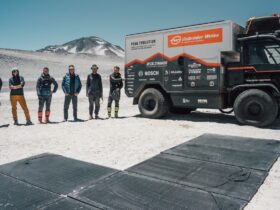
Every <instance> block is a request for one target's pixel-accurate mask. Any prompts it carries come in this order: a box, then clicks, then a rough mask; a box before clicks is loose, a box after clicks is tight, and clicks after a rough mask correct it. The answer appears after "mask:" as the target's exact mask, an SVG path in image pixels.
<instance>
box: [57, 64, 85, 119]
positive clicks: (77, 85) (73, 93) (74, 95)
mask: <svg viewBox="0 0 280 210" xmlns="http://www.w3.org/2000/svg"><path fill="white" fill-rule="evenodd" d="M68 70H69V73H67V74H66V75H65V76H64V78H63V80H62V89H63V92H64V93H65V100H64V121H65V122H66V121H67V120H68V109H69V105H70V103H71V101H72V105H73V117H74V121H78V116H77V114H78V95H79V93H80V91H81V89H82V83H81V80H80V77H79V75H78V74H75V66H74V65H70V66H69V69H68Z"/></svg>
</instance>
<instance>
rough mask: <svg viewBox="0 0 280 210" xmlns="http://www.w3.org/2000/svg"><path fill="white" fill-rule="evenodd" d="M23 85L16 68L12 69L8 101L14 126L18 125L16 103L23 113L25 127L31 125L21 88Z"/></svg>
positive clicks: (23, 82) (22, 79)
mask: <svg viewBox="0 0 280 210" xmlns="http://www.w3.org/2000/svg"><path fill="white" fill-rule="evenodd" d="M24 85H25V81H24V78H23V77H22V76H20V75H19V70H18V69H17V68H13V69H12V77H11V78H10V80H9V87H10V90H11V92H10V99H11V105H12V114H13V119H14V125H19V123H18V117H17V103H19V104H20V106H21V108H22V109H23V111H24V114H25V118H26V125H33V123H32V122H31V120H30V114H29V110H28V107H27V104H26V100H25V97H24V92H23V87H24Z"/></svg>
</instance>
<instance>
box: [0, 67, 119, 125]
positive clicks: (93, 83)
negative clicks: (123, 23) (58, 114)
mask: <svg viewBox="0 0 280 210" xmlns="http://www.w3.org/2000/svg"><path fill="white" fill-rule="evenodd" d="M91 71H92V72H91V74H89V75H88V77H87V81H86V95H87V97H88V100H89V120H92V119H100V118H99V111H100V100H103V85H102V77H101V75H100V74H99V73H97V72H98V66H97V65H96V64H94V65H92V66H91ZM2 84H3V83H2V80H1V78H0V91H1V88H2ZM24 86H25V81H24V78H23V77H22V76H20V74H19V70H18V69H17V68H13V69H12V77H11V78H10V80H9V88H10V100H11V105H12V114H13V119H14V124H15V125H19V122H18V116H17V104H20V106H21V107H22V109H23V111H24V114H25V117H26V125H33V123H32V121H31V118H30V114H29V109H28V106H27V103H26V100H25V97H24V91H23V88H24ZM122 88H123V80H122V77H121V74H120V67H118V66H115V67H114V70H113V73H112V74H111V75H110V91H109V97H108V105H107V112H108V113H107V114H108V118H111V117H112V114H111V113H112V103H113V102H115V110H114V111H115V115H114V116H115V118H118V112H119V101H120V96H121V89H122ZM57 89H58V83H57V82H56V80H55V78H53V77H52V76H50V73H49V68H48V67H45V68H44V69H43V73H42V74H41V76H40V77H39V78H38V80H37V84H36V91H37V95H38V99H39V108H38V121H39V123H43V122H45V123H50V114H51V102H52V95H53V94H55V93H56V91H57ZM81 89H82V82H81V80H80V77H79V75H78V74H76V73H75V66H74V65H70V66H69V68H68V73H66V75H65V76H64V77H63V80H62V90H63V92H64V94H65V98H64V122H66V121H68V110H69V106H70V104H71V102H72V106H73V118H74V121H80V120H79V118H78V95H79V94H80V92H81ZM44 108H45V121H43V117H44V114H43V110H44ZM93 113H94V116H93Z"/></svg>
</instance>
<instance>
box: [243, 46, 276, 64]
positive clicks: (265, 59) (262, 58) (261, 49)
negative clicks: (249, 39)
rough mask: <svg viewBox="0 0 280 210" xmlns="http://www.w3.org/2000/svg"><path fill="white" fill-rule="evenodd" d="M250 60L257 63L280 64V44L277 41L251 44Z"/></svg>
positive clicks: (251, 62)
mask: <svg viewBox="0 0 280 210" xmlns="http://www.w3.org/2000/svg"><path fill="white" fill-rule="evenodd" d="M248 61H249V64H251V65H256V64H280V45H279V44H277V43H264V44H251V45H249V47H248Z"/></svg>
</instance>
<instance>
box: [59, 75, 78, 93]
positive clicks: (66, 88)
mask: <svg viewBox="0 0 280 210" xmlns="http://www.w3.org/2000/svg"><path fill="white" fill-rule="evenodd" d="M81 89H82V83H81V80H80V77H79V75H78V74H74V87H73V90H74V92H72V93H71V75H70V74H69V73H67V74H66V75H65V76H64V77H63V80H62V90H63V92H64V93H68V94H70V95H74V94H75V93H80V91H81Z"/></svg>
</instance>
